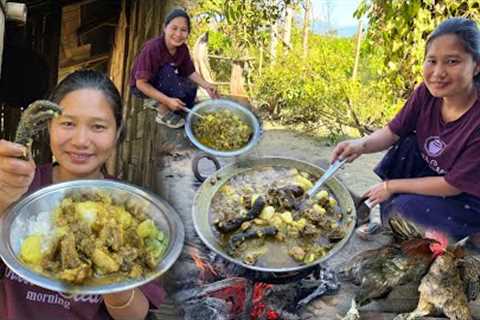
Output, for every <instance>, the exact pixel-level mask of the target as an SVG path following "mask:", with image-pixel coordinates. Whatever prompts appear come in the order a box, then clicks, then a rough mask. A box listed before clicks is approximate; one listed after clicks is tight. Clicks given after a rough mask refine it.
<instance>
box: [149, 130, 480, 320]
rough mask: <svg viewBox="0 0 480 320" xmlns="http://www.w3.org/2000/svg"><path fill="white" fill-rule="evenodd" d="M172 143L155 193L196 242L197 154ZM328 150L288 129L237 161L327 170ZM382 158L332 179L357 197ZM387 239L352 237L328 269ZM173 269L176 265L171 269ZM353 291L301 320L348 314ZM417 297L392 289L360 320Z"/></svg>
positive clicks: (178, 140)
mask: <svg viewBox="0 0 480 320" xmlns="http://www.w3.org/2000/svg"><path fill="white" fill-rule="evenodd" d="M171 138H172V140H171V142H172V143H173V145H174V147H172V149H171V150H168V152H165V153H164V154H163V155H162V160H161V166H160V167H159V168H158V170H157V173H156V174H157V177H156V178H157V179H156V180H157V185H156V187H155V189H156V192H157V193H158V194H159V195H160V196H161V197H162V198H163V199H165V200H166V201H167V202H169V203H170V204H171V205H172V206H173V207H174V208H175V209H176V210H177V212H178V213H179V214H180V216H181V217H182V219H183V221H184V224H185V229H186V237H187V240H188V239H189V237H196V234H195V231H194V228H193V223H192V218H191V208H192V202H193V197H194V195H195V192H196V189H197V188H198V186H199V185H200V183H199V182H198V181H196V179H195V177H194V176H193V173H192V170H191V160H192V157H193V156H194V155H195V153H196V152H198V151H197V150H195V149H193V147H192V146H191V144H190V143H189V142H188V141H186V140H185V137H184V134H183V131H177V132H176V133H175V134H172V136H171ZM173 140H174V141H173ZM333 148H334V147H333V146H329V145H327V144H326V142H325V141H322V140H319V139H316V138H314V137H311V136H308V135H305V134H301V133H296V132H292V131H288V130H268V131H265V132H264V135H263V138H262V140H261V141H260V143H259V144H258V145H257V147H255V148H254V149H253V151H252V152H250V153H249V154H248V155H246V156H242V157H263V156H281V157H289V158H294V159H299V160H304V161H308V162H310V163H313V164H316V165H318V166H320V167H323V168H326V167H327V166H328V163H329V159H330V156H331V152H332V150H333ZM381 158H382V154H369V155H364V156H362V157H360V158H359V159H357V160H356V161H355V162H353V163H351V164H347V165H345V166H344V168H343V169H341V170H340V171H339V172H338V173H337V177H338V178H339V179H340V180H341V181H342V182H343V183H344V184H345V185H346V186H347V187H348V188H349V189H350V190H351V191H353V192H354V193H356V194H358V195H360V194H362V193H363V192H364V191H366V190H367V189H368V187H369V186H371V185H373V184H375V183H376V182H378V181H379V179H378V177H376V175H375V174H374V173H373V171H372V170H373V168H374V166H375V165H376V164H377V163H378V162H379V161H380V159H381ZM236 160H237V159H228V158H227V159H220V162H221V164H222V165H226V164H228V163H230V162H232V161H236ZM201 167H202V168H203V170H204V173H205V174H206V175H209V174H211V173H213V172H214V170H213V167H212V166H211V165H210V164H206V163H203V164H202V165H201ZM388 240H389V239H388V237H386V236H383V235H379V236H377V237H375V238H374V239H373V240H372V241H362V240H360V239H358V238H357V237H356V236H355V235H354V236H353V237H352V238H351V239H350V241H349V242H348V243H347V245H346V246H345V247H344V248H343V249H342V251H341V252H339V253H338V254H337V255H336V256H335V257H334V258H332V259H331V260H329V261H328V264H329V265H330V266H332V267H336V266H339V265H341V264H342V263H343V262H345V261H346V260H348V259H350V258H351V257H352V256H353V255H355V254H356V253H358V252H361V251H363V250H366V249H370V248H375V247H379V246H380V245H381V244H383V243H385V242H387V241H388ZM175 267H176V265H174V268H175ZM353 292H354V288H353V287H352V286H351V285H349V284H342V289H341V290H340V292H339V293H338V294H337V295H335V296H329V297H322V298H320V299H317V300H316V301H314V302H313V303H311V304H310V305H309V306H308V307H307V308H306V310H305V311H304V312H303V314H302V319H338V318H339V316H341V315H344V314H345V312H346V311H347V310H348V308H349V306H350V302H351V298H352V296H353ZM416 294H417V293H416V288H415V287H412V286H410V287H409V286H405V287H400V288H398V289H396V290H394V292H392V293H391V294H390V295H389V297H388V298H387V299H384V300H380V301H378V302H374V303H370V304H369V305H367V306H365V307H363V308H362V309H361V315H362V319H365V320H367V319H378V320H382V319H385V320H387V319H393V317H394V316H395V314H396V313H397V312H406V311H410V310H413V309H414V307H415V305H416V299H417V298H416ZM170 307H172V306H170ZM173 309H174V306H173ZM472 309H474V313H475V314H476V316H478V315H479V314H480V308H479V307H478V303H477V304H475V305H474V306H472ZM165 318H167V317H165ZM168 318H169V319H173V318H171V317H168ZM425 319H443V318H425Z"/></svg>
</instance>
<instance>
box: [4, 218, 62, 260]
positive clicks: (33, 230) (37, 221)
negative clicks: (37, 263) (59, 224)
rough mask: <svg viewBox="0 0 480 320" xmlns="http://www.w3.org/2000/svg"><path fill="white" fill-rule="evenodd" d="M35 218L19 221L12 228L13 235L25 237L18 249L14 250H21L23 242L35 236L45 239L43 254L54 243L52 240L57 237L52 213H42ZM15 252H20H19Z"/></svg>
mask: <svg viewBox="0 0 480 320" xmlns="http://www.w3.org/2000/svg"><path fill="white" fill-rule="evenodd" d="M33 217H34V218H33ZM33 217H32V219H30V220H29V221H22V222H20V221H18V222H17V223H16V224H14V225H13V226H12V227H13V228H12V234H21V235H22V236H23V237H22V239H20V240H21V241H20V243H18V247H17V248H14V250H15V249H18V250H20V246H21V242H23V240H25V238H26V237H28V236H30V235H34V234H37V235H41V236H42V237H43V241H42V252H45V251H46V250H47V249H48V248H49V246H50V244H51V243H52V240H53V239H54V236H55V230H54V225H53V221H52V219H51V218H52V214H51V212H48V211H42V212H39V213H38V214H37V215H35V216H33ZM15 247H16V246H15ZM15 251H16V252H18V251H17V250H15Z"/></svg>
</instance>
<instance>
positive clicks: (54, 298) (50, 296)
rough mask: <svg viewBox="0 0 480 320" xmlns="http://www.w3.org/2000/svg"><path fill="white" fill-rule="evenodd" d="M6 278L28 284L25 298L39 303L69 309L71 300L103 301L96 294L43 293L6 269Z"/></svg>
mask: <svg viewBox="0 0 480 320" xmlns="http://www.w3.org/2000/svg"><path fill="white" fill-rule="evenodd" d="M5 277H6V279H9V280H13V281H16V282H18V283H21V284H23V285H26V286H30V287H31V288H29V289H31V290H28V289H27V288H25V289H27V290H26V297H25V298H26V299H27V300H29V301H35V302H40V303H46V304H58V305H60V306H62V307H64V308H65V309H70V307H71V303H72V300H73V302H83V303H90V304H98V303H100V302H102V301H103V298H102V296H101V295H98V294H74V295H70V294H65V293H62V292H51V293H45V292H40V291H37V290H35V288H36V287H35V286H34V285H33V284H32V283H30V282H28V281H27V280H25V279H23V278H22V277H20V276H18V275H17V274H16V273H14V272H12V270H10V269H7V270H6V272H5Z"/></svg>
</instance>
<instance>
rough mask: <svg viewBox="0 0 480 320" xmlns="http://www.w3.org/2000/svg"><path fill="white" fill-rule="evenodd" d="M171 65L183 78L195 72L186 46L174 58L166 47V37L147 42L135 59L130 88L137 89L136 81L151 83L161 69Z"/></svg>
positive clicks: (180, 48) (183, 45)
mask: <svg viewBox="0 0 480 320" xmlns="http://www.w3.org/2000/svg"><path fill="white" fill-rule="evenodd" d="M167 63H170V64H173V65H174V66H175V67H177V68H178V72H179V74H180V75H181V76H182V77H185V78H186V77H188V76H189V75H191V74H192V73H193V72H194V71H195V67H194V65H193V62H192V59H191V57H190V52H189V50H188V47H187V45H186V44H182V45H181V46H180V47H178V48H177V51H176V52H175V54H174V55H173V56H172V55H171V54H170V52H168V49H167V46H166V45H165V36H164V35H163V34H162V35H160V36H159V37H157V38H154V39H151V40H148V41H147V42H145V44H144V46H143V48H142V51H140V53H139V54H138V56H137V57H136V58H135V62H134V64H133V68H132V72H131V73H130V87H132V88H136V85H135V83H136V81H137V80H139V79H143V80H147V81H150V80H152V79H153V78H154V77H155V74H156V73H157V71H158V70H159V69H160V67H162V66H164V65H165V64H167Z"/></svg>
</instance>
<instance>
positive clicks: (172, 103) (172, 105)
mask: <svg viewBox="0 0 480 320" xmlns="http://www.w3.org/2000/svg"><path fill="white" fill-rule="evenodd" d="M165 104H166V106H167V108H168V109H170V110H172V111H177V110H182V109H184V108H185V102H183V101H182V100H180V99H178V98H168V99H167V100H166V102H165Z"/></svg>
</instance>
